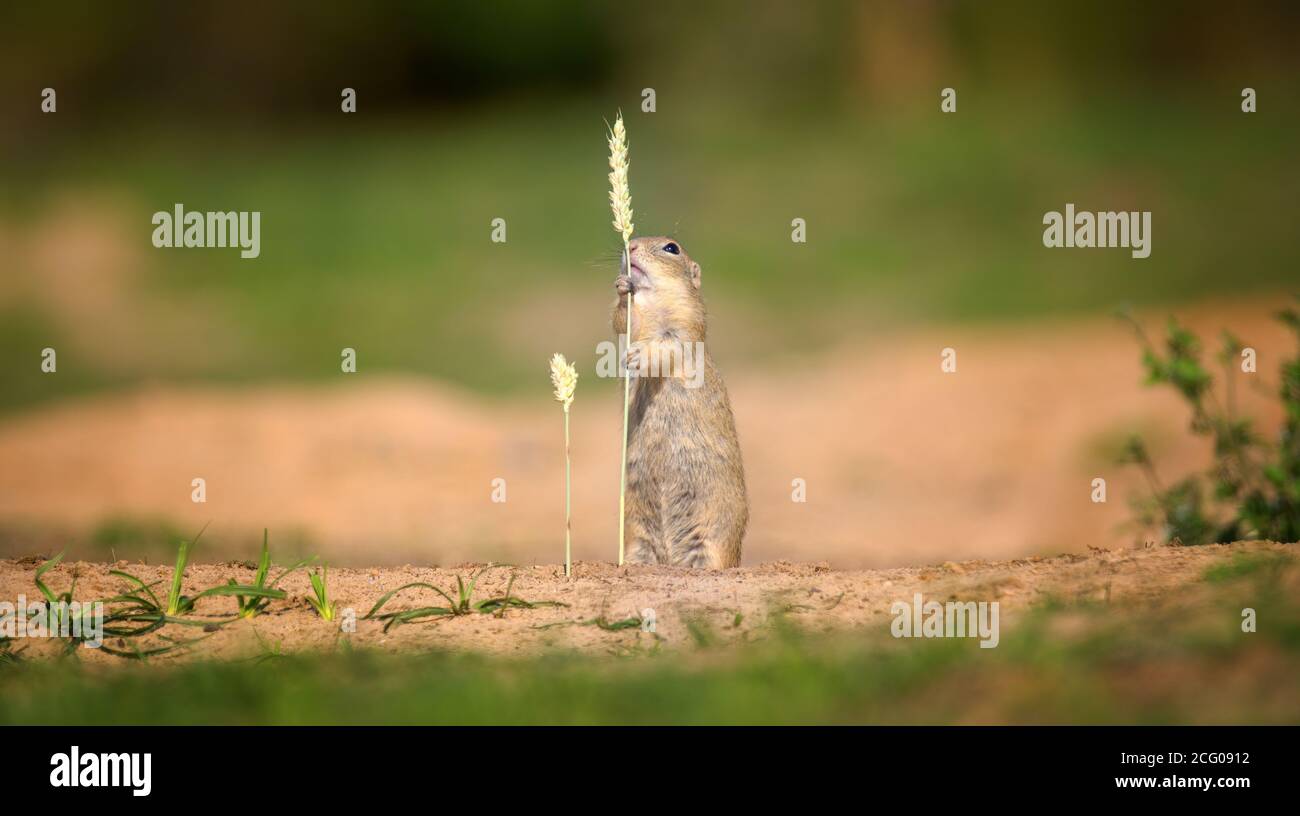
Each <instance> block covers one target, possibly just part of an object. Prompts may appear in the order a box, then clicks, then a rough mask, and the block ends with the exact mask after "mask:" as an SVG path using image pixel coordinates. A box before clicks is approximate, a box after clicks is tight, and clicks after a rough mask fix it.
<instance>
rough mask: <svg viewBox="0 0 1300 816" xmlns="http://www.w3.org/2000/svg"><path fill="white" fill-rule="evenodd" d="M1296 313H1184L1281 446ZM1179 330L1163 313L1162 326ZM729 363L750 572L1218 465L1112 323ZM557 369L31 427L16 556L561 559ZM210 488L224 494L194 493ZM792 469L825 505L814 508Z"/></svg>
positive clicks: (134, 405) (4, 512)
mask: <svg viewBox="0 0 1300 816" xmlns="http://www.w3.org/2000/svg"><path fill="white" fill-rule="evenodd" d="M1278 302H1280V301H1279V300H1278V299H1270V300H1268V301H1261V302H1255V303H1243V304H1234V305H1222V304H1219V305H1214V306H1209V305H1206V306H1203V307H1198V308H1187V309H1179V310H1177V312H1178V314H1179V315H1180V317H1182V318H1185V319H1186V320H1187V321H1188V322H1189V323H1190V325H1192V327H1194V328H1196V329H1198V330H1199V331H1201V332H1202V336H1203V337H1205V338H1206V339H1207V341H1209V342H1212V343H1215V344H1217V336H1218V332H1219V330H1220V329H1222V328H1225V327H1226V328H1230V329H1232V330H1233V331H1234V332H1236V333H1237V334H1239V335H1240V336H1242V337H1244V338H1248V340H1249V342H1251V343H1252V344H1253V345H1254V347H1255V348H1256V349H1257V350H1258V355H1259V356H1258V359H1259V372H1260V373H1258V374H1253V375H1246V374H1237V375H1236V376H1237V378H1238V381H1239V382H1238V391H1239V394H1240V401H1241V403H1242V406H1243V408H1244V409H1246V410H1248V411H1251V412H1253V413H1255V414H1256V415H1257V416H1258V417H1260V419H1261V420H1262V421H1263V425H1262V426H1261V427H1262V428H1265V429H1268V434H1269V435H1271V434H1272V429H1274V428H1276V423H1277V421H1278V418H1279V415H1278V413H1277V408H1276V401H1275V400H1272V401H1270V398H1269V397H1268V396H1267V392H1271V391H1272V390H1273V389H1274V388H1275V384H1276V374H1275V372H1276V369H1277V364H1278V362H1279V360H1280V357H1281V355H1282V354H1284V353H1290V352H1291V348H1290V342H1289V341H1288V338H1287V336H1286V334H1285V333H1284V331H1283V330H1282V329H1281V328H1280V327H1278V326H1277V324H1276V323H1275V322H1274V321H1272V320H1271V318H1270V314H1271V312H1272V311H1274V310H1275V309H1276V305H1277V303H1278ZM1164 314H1165V312H1163V311H1160V312H1157V313H1153V314H1152V315H1150V316H1149V319H1148V320H1147V323H1148V325H1149V326H1150V329H1151V332H1152V334H1153V336H1157V337H1158V336H1159V333H1160V329H1161V325H1162V322H1163V318H1164ZM945 347H951V348H953V349H955V350H956V351H957V363H958V368H957V372H956V373H953V374H944V373H942V372H941V371H940V366H939V356H940V351H941V349H943V348H945ZM543 362H544V361H543ZM721 364H722V366H723V368H724V372H725V373H726V375H727V378H728V382H729V386H730V390H731V395H732V402H733V405H734V408H735V412H736V417H737V422H738V426H739V431H740V436H741V442H742V446H743V450H744V456H745V465H746V476H747V481H748V486H749V491H750V498H751V504H752V511H751V520H750V527H749V533H748V536H747V538H746V543H745V557H744V563H745V564H748V565H753V564H759V563H763V562H767V561H773V560H777V559H785V560H789V561H823V560H824V561H827V562H829V563H830V564H831V565H833V566H835V567H865V566H870V567H890V566H902V565H908V564H919V563H927V562H938V561H943V560H961V559H969V558H974V557H981V558H1011V557H1019V556H1025V555H1030V554H1055V553H1062V552H1083V551H1085V550H1086V547H1087V545H1088V544H1092V543H1104V544H1105V545H1107V546H1113V545H1119V544H1126V543H1132V542H1133V541H1134V540H1135V539H1136V538H1137V535H1136V533H1134V532H1132V531H1126V530H1123V529H1122V528H1121V525H1122V524H1123V522H1125V520H1126V519H1128V518H1129V516H1130V513H1129V509H1128V499H1129V498H1130V497H1131V496H1132V495H1134V493H1135V492H1137V491H1140V490H1141V489H1142V487H1141V484H1140V481H1139V477H1138V474H1137V473H1136V472H1135V471H1134V470H1133V469H1132V468H1125V467H1121V466H1118V465H1116V464H1114V455H1115V453H1116V451H1117V450H1118V449H1119V446H1120V444H1121V442H1122V440H1123V439H1124V437H1125V435H1126V434H1127V433H1129V432H1131V431H1140V432H1142V433H1143V434H1144V435H1145V436H1146V437H1147V438H1148V440H1149V442H1150V444H1151V448H1152V450H1153V452H1154V454H1155V456H1156V460H1157V463H1158V466H1159V468H1160V469H1161V472H1162V475H1164V476H1166V477H1170V478H1169V479H1167V480H1171V478H1172V476H1173V475H1175V474H1181V473H1184V472H1186V471H1187V470H1188V469H1190V468H1193V467H1197V468H1199V467H1204V466H1205V465H1206V464H1207V463H1208V456H1207V454H1208V449H1207V447H1206V446H1205V445H1203V444H1201V443H1200V442H1198V441H1197V440H1193V439H1189V438H1188V434H1187V433H1186V432H1185V428H1186V425H1187V413H1186V410H1185V408H1184V407H1183V406H1182V405H1181V404H1180V403H1179V401H1178V400H1177V399H1176V398H1175V397H1174V396H1173V395H1172V394H1171V393H1167V391H1166V389H1150V388H1144V387H1143V386H1142V385H1141V380H1142V372H1141V370H1140V367H1139V362H1138V348H1137V346H1136V344H1135V343H1134V341H1133V338H1132V336H1131V333H1130V332H1129V331H1128V330H1127V328H1126V327H1124V326H1123V325H1121V324H1119V323H1118V322H1117V321H1115V320H1114V319H1111V318H1095V319H1080V320H1075V321H1072V322H1060V323H1032V324H1025V325H1022V326H1017V327H1011V328H998V329H990V328H972V327H953V328H947V329H929V330H924V331H912V332H907V333H900V334H890V335H888V336H866V337H863V338H861V339H859V340H857V341H854V342H853V343H851V344H846V345H844V346H842V347H840V348H838V349H836V350H832V351H830V352H826V353H822V354H819V355H816V356H812V357H802V358H783V359H781V360H779V361H774V362H771V363H769V364H766V365H764V366H763V367H761V368H754V367H751V368H746V367H744V366H729V365H728V362H727V360H726V359H721ZM538 371H539V375H538V377H539V379H538V387H537V397H536V398H535V399H532V400H528V401H523V400H515V401H509V402H502V401H499V400H497V401H494V400H488V399H483V398H480V397H477V396H475V395H472V394H468V393H465V392H461V391H456V390H452V389H449V388H447V387H444V386H439V385H434V384H431V383H429V382H427V381H421V380H411V379H393V378H380V377H375V376H371V375H366V374H357V375H349V376H347V377H344V376H343V375H340V377H341V379H340V383H339V384H338V385H320V386H311V387H307V386H275V385H272V386H256V387H249V388H243V389H233V388H176V387H157V388H147V389H142V390H139V391H135V392H131V393H118V394H110V395H103V396H97V397H93V398H89V399H85V400H76V401H69V402H64V403H58V404H52V405H42V406H39V407H37V408H35V409H33V410H31V411H28V412H26V413H22V414H18V415H11V416H8V417H6V418H4V419H3V420H2V421H0V532H3V535H0V554H5V555H12V556H24V555H29V554H31V553H33V552H52V551H55V550H58V549H61V548H63V547H67V549H68V551H69V555H70V557H73V558H78V557H80V558H103V557H106V556H108V554H107V553H104V552H103V551H96V550H94V549H92V548H90V547H89V545H88V543H87V542H88V541H89V540H90V536H91V533H92V531H94V530H95V529H97V528H98V527H100V526H101V525H103V524H104V523H105V522H106V521H109V520H112V519H115V518H126V519H138V520H151V519H161V520H165V521H167V522H169V523H171V524H173V525H174V526H175V527H176V528H177V529H179V530H183V531H196V530H198V529H199V528H200V527H202V526H203V525H205V524H210V526H209V528H208V533H207V535H206V536H205V540H204V544H203V548H204V549H201V550H200V551H199V552H198V553H197V554H196V557H197V558H207V559H214V558H226V557H229V558H241V559H242V558H251V557H254V556H255V555H256V552H257V548H258V545H259V542H260V537H261V536H260V533H261V529H262V527H264V526H266V527H269V528H270V529H271V536H272V550H273V552H276V553H278V554H280V555H281V556H285V557H287V556H288V555H289V553H287V552H285V548H286V547H289V548H292V549H294V550H295V551H296V552H297V553H302V554H320V555H321V556H322V557H324V558H326V559H328V560H329V561H330V562H331V563H333V564H342V565H351V566H370V565H390V566H391V565H395V564H402V563H406V562H409V563H414V564H425V565H436V564H455V563H460V562H465V561H479V562H481V561H484V560H486V559H495V560H498V561H509V562H512V563H516V564H531V563H538V562H543V563H554V562H555V561H556V560H558V559H560V558H561V557H562V554H563V530H564V517H563V498H564V494H563V448H562V439H563V437H562V431H561V428H562V425H561V414H560V411H559V409H558V407H557V406H556V405H555V404H554V403H553V402H551V401H550V399H549V388H548V384H547V383H546V381H545V370H544V366H543V365H541V364H539V369H538ZM618 400H619V398H618V395H617V393H616V389H615V388H614V387H613V384H612V383H608V382H593V381H592V380H590V379H585V380H584V381H583V382H582V383H581V384H580V386H579V398H578V401H577V403H576V404H575V407H574V415H573V446H572V447H573V468H574V470H573V491H574V492H573V518H574V522H573V530H574V554H575V558H578V559H580V560H585V561H610V560H613V559H614V558H615V554H616V522H617V483H618V479H617V474H618V447H617V446H618V441H619V420H620V416H621V412H620V404H619V401H618ZM199 477H201V478H203V479H205V480H206V492H207V501H206V503H202V504H196V503H194V502H192V501H191V490H192V488H191V481H192V480H193V479H195V478H199ZM1095 477H1103V478H1105V479H1106V480H1107V485H1108V497H1107V498H1108V500H1107V502H1106V503H1104V504H1096V503H1093V502H1092V501H1091V500H1090V496H1091V492H1092V487H1091V482H1092V479H1093V478H1095ZM498 478H500V479H504V480H505V485H506V501H505V502H501V503H497V502H494V501H493V500H492V493H493V480H494V479H498ZM795 479H802V480H804V482H805V483H806V498H807V500H806V502H802V503H801V502H796V501H793V500H792V483H793V481H794V480H795ZM277 541H278V542H281V547H280V549H277V548H276V542H277ZM285 542H290V543H288V544H286V543H285ZM303 542H305V543H303ZM158 544H159V545H160V546H161V548H162V549H168V548H171V547H173V546H174V543H170V542H158ZM154 552H155V553H157V552H158V550H155V551H154ZM118 555H122V553H118ZM592 569H595V567H592Z"/></svg>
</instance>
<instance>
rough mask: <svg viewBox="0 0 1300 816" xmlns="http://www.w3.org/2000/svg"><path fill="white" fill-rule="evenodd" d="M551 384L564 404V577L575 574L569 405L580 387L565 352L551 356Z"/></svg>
mask: <svg viewBox="0 0 1300 816" xmlns="http://www.w3.org/2000/svg"><path fill="white" fill-rule="evenodd" d="M551 385H552V386H554V387H555V401H556V402H558V403H560V404H561V405H563V406H564V577H565V578H568V577H569V576H571V575H572V574H573V550H572V545H571V541H570V538H571V535H570V530H571V527H572V525H571V517H572V514H571V507H572V502H571V497H572V495H573V491H572V489H571V484H572V482H571V480H570V478H569V471H570V468H569V406H570V405H573V394H574V391H576V390H577V388H578V369H577V368H575V367H574V365H573V364H572V363H569V362H567V361H566V360H565V359H564V355H563V354H556V355H555V356H553V357H551Z"/></svg>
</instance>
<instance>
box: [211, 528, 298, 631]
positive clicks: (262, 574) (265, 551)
mask: <svg viewBox="0 0 1300 816" xmlns="http://www.w3.org/2000/svg"><path fill="white" fill-rule="evenodd" d="M267 539H268V531H267V530H266V529H265V528H264V529H263V530H262V557H261V558H260V559H259V560H258V562H257V573H256V574H255V575H254V577H253V583H252V584H251V586H252V587H253V588H254V589H257V590H261V591H262V594H257V595H240V594H238V593H236V594H235V600H236V602H237V603H238V605H239V617H241V618H252V617H256V616H257V615H258V614H259V613H261V612H262V610H264V609H266V607H267V606H268V605H269V604H270V603H271V600H272V599H277V600H282V599H284V598H285V597H287V595H286V594H285V592H284V590H280V589H276V585H277V584H279V583H280V581H282V580H284V577H285V576H286V575H290V574H291V573H294V572H297V571H298V570H300V569H302V568H303V567H305V566H307V565H308V564H310V563H311V561H312V559H310V558H304V559H303V560H301V561H299V562H298V563H296V564H294V565H293V566H291V567H288V568H286V569H285V570H284V571H282V572H281V573H280V574H279V575H277V576H276V577H275V580H273V581H271V583H270V584H269V585H268V584H267V583H266V578H267V575H269V574H270V571H271V550H270V547H269V546H268V540H267ZM227 585H228V586H231V587H238V584H236V582H235V579H234V578H231V579H230V580H229V582H228V583H227Z"/></svg>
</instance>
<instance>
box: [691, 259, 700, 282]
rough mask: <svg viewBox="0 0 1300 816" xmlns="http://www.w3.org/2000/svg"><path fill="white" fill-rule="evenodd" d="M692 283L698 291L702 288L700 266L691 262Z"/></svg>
mask: <svg viewBox="0 0 1300 816" xmlns="http://www.w3.org/2000/svg"><path fill="white" fill-rule="evenodd" d="M691 283H693V284H695V288H696V289H699V288H700V265H699V264H697V263H696V262H695V261H691Z"/></svg>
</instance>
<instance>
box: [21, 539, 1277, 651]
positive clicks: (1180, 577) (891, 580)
mask: <svg viewBox="0 0 1300 816" xmlns="http://www.w3.org/2000/svg"><path fill="white" fill-rule="evenodd" d="M1246 551H1248V552H1265V551H1273V552H1286V553H1292V552H1293V551H1294V547H1293V546H1291V545H1281V544H1273V543H1266V542H1246V543H1238V544H1233V545H1213V546H1204V547H1166V546H1159V547H1150V548H1146V547H1142V548H1126V549H1116V550H1109V551H1100V550H1098V551H1093V552H1090V553H1088V554H1087V555H1062V556H1057V557H1054V558H1041V557H1030V558H1023V559H1014V560H1009V561H986V560H978V561H966V562H961V563H956V562H947V563H944V564H942V565H937V566H926V567H907V568H898V569H887V570H834V569H831V568H830V567H828V566H827V565H825V564H792V563H788V562H775V563H771V564H763V565H761V566H756V567H742V568H739V569H732V570H723V571H716V572H704V571H690V570H685V569H678V568H670V567H625V568H618V567H615V566H611V565H609V564H600V563H581V564H578V565H576V567H575V575H574V577H573V579H571V580H568V579H565V578H564V577H563V574H562V569H561V568H560V567H556V566H553V565H546V566H541V565H539V566H531V567H520V568H514V569H513V570H511V569H504V568H498V569H493V570H490V571H488V572H486V573H485V574H484V576H483V577H482V578H481V579H480V582H479V585H478V587H477V588H476V591H475V595H474V597H475V599H482V598H489V597H497V596H501V595H503V594H504V593H505V591H506V585H507V582H508V581H509V580H510V576H511V574H513V575H514V583H513V586H512V588H511V594H512V595H513V596H514V597H518V598H522V599H525V600H528V601H558V602H561V603H563V604H565V606H547V607H538V608H534V609H511V610H509V611H507V612H506V614H505V615H504V616H503V617H500V618H497V617H495V616H492V615H489V614H470V615H464V616H459V617H449V618H439V619H437V620H436V622H432V623H411V624H405V625H402V626H398V627H395V628H394V629H392V630H391V631H389V632H387V633H386V632H385V631H384V627H383V625H382V624H381V623H380V622H378V621H374V620H364V619H362V618H363V616H364V615H365V614H366V613H367V612H368V611H369V610H370V608H371V607H372V606H373V605H374V604H375V602H376V601H378V600H379V598H380V597H381V596H382V595H383V594H384V593H386V592H388V591H389V590H392V589H396V588H397V587H399V586H402V585H403V584H407V583H410V582H414V581H422V582H427V583H431V584H434V585H436V586H440V587H445V588H446V589H447V590H448V591H451V592H453V593H454V587H455V583H456V577H457V576H458V575H459V576H461V577H462V578H468V577H469V576H470V575H472V574H474V573H475V572H477V571H478V570H480V569H481V568H482V567H481V566H477V567H476V566H472V565H467V566H464V567H459V568H454V569H432V568H421V567H410V566H407V567H401V568H395V569H379V568H373V569H338V570H331V571H330V574H329V580H330V588H331V591H332V593H333V596H334V597H335V598H336V600H337V602H338V605H339V607H340V610H341V614H342V615H343V616H346V615H347V610H354V611H355V614H356V617H357V620H356V625H355V631H353V632H350V633H348V634H346V635H343V634H341V633H340V630H339V627H338V625H337V624H330V623H326V622H324V621H322V620H320V619H319V618H318V617H317V615H316V613H315V612H314V611H313V610H312V608H311V607H310V606H309V605H308V604H307V603H306V602H305V601H304V600H302V599H303V596H305V595H306V594H307V593H308V592H309V588H308V583H307V579H306V577H305V576H304V575H303V574H302V573H296V574H294V575H292V576H290V577H289V578H287V579H286V580H285V581H284V582H283V583H282V587H283V588H284V589H286V590H287V591H288V593H289V596H290V597H289V599H287V600H284V601H273V602H272V605H271V607H270V608H269V610H268V611H267V612H266V613H264V614H262V615H260V616H258V617H256V618H255V619H252V620H245V621H239V622H237V623H234V624H231V625H228V626H226V627H223V628H221V629H220V630H219V631H217V632H216V633H215V634H212V635H211V636H209V637H207V638H206V639H205V640H203V641H202V642H201V643H199V644H196V645H193V646H191V647H188V648H187V649H186V650H185V651H183V652H180V653H171V654H168V655H165V656H162V657H159V658H155V659H156V660H161V661H172V660H186V659H192V658H195V657H218V658H226V659H240V658H255V657H258V656H260V655H264V654H266V653H268V651H277V650H278V651H280V652H281V653H289V652H294V651H299V650H311V649H320V650H329V649H335V648H339V647H340V645H341V639H342V638H344V637H346V638H347V639H348V640H349V643H350V645H354V646H358V647H363V646H364V647H368V648H374V649H379V650H381V651H392V652H398V651H418V650H423V649H430V648H455V649H468V650H475V651H482V652H488V653H495V654H514V653H521V654H523V653H535V652H538V651H544V650H551V649H556V648H560V649H575V650H579V651H583V652H589V653H597V654H607V653H614V654H620V653H635V652H637V651H640V650H645V649H651V648H674V647H680V646H683V645H688V644H691V643H692V642H695V640H696V634H692V629H694V630H695V632H696V633H700V632H704V633H707V637H709V638H710V639H712V640H714V641H716V642H731V641H736V640H751V639H755V638H763V637H766V636H768V635H770V632H771V628H770V626H769V624H770V623H771V616H772V615H773V614H784V615H788V616H789V619H790V620H791V621H792V622H794V623H795V624H797V625H798V626H800V627H803V628H805V629H808V630H812V631H835V630H840V631H842V630H867V631H872V632H875V633H877V634H881V635H882V636H883V634H884V633H886V632H888V631H889V626H890V623H891V621H892V620H893V615H892V614H891V612H890V607H891V605H892V604H893V603H894V602H895V601H900V600H901V601H905V602H911V601H912V599H913V595H914V593H921V594H922V596H923V598H924V600H926V601H929V600H937V601H940V602H944V601H948V600H959V601H998V602H999V604H1000V625H1001V626H1002V627H1004V628H1003V632H1005V631H1006V628H1005V627H1014V626H1015V623H1016V621H1017V619H1018V617H1019V616H1020V615H1021V614H1022V613H1023V612H1024V611H1025V610H1026V609H1027V608H1028V607H1029V606H1030V605H1031V604H1034V603H1035V602H1041V601H1042V600H1043V599H1044V598H1046V597H1049V596H1050V597H1053V598H1057V599H1061V600H1066V601H1072V600H1093V601H1099V602H1110V603H1123V602H1130V601H1133V602H1144V601H1151V600H1156V599H1161V598H1171V597H1173V596H1174V595H1175V594H1177V595H1178V597H1180V598H1182V599H1184V600H1186V599H1188V598H1189V597H1190V593H1194V592H1195V591H1196V585H1197V584H1199V583H1201V582H1202V580H1203V577H1204V574H1205V571H1206V570H1207V569H1208V568H1209V567H1211V566H1213V565H1214V564H1217V563H1221V562H1222V561H1223V560H1224V559H1225V558H1228V557H1230V556H1231V555H1232V554H1233V553H1236V552H1246ZM37 564H38V561H37V560H36V559H24V560H20V561H13V560H6V561H0V598H5V599H17V598H18V596H19V595H20V594H23V595H26V596H27V598H28V600H29V602H30V601H31V600H32V598H33V596H36V590H35V587H34V585H33V580H34V572H35V569H36V566H37ZM113 568H116V569H124V570H126V571H128V572H130V573H132V574H134V575H136V576H138V577H140V578H142V579H143V580H145V581H147V582H153V581H159V582H161V583H160V584H159V586H158V588H157V589H156V590H155V591H156V592H159V593H160V594H164V595H165V591H166V585H167V583H168V582H169V581H170V577H171V569H170V567H162V566H156V565H147V564H138V563H137V564H128V563H125V562H122V563H119V564H115V565H109V564H100V563H86V562H81V563H74V564H61V565H59V566H58V567H56V568H55V569H53V570H51V571H50V572H49V573H47V574H46V576H45V578H46V582H47V583H48V584H49V585H50V587H51V588H52V589H53V590H54V591H56V592H60V591H63V590H65V589H67V588H68V586H69V585H70V584H71V581H72V578H73V574H74V572H75V574H76V578H77V592H76V595H77V597H78V598H79V599H84V600H89V599H93V598H100V597H107V596H111V595H113V594H116V593H118V592H121V591H123V590H124V589H126V588H127V584H126V582H125V581H124V580H122V579H121V578H118V577H115V576H111V575H109V572H108V571H109V570H110V569H113ZM274 574H275V571H273V572H272V575H274ZM252 575H253V571H252V569H251V567H250V566H245V565H241V564H237V563H230V564H220V565H212V564H204V565H200V564H195V565H192V566H191V567H189V568H188V569H187V570H186V574H185V592H186V593H192V592H194V591H196V590H199V589H202V588H205V587H209V586H214V585H217V584H221V583H225V582H226V581H227V579H229V578H235V579H236V580H238V581H241V582H248V581H251V579H252ZM407 593H408V594H400V595H398V596H397V597H396V598H395V599H394V600H393V601H390V603H389V605H387V606H385V610H386V611H387V610H393V611H396V610H400V609H410V608H414V607H419V606H426V605H437V604H442V603H443V601H442V600H441V599H439V598H437V596H435V595H434V594H433V593H432V592H429V591H427V590H408V591H407ZM199 604H200V606H199V608H198V610H197V611H196V613H195V615H194V617H196V618H199V619H217V618H222V617H229V616H230V615H232V614H233V613H234V610H235V601H234V599H232V598H207V599H203V600H201V601H200V602H199ZM647 609H649V610H653V611H654V619H655V632H654V633H653V634H651V633H649V632H645V631H641V630H640V629H639V628H636V629H629V630H621V631H607V630H603V629H601V628H600V627H598V626H595V625H591V623H590V621H592V620H593V619H597V618H603V619H604V620H606V621H609V622H613V621H616V620H621V619H626V618H628V617H634V616H642V615H643V613H644V611H645V610H647ZM341 619H342V618H341ZM201 631H202V630H201V629H187V628H185V627H179V626H172V627H169V629H168V630H167V632H168V633H169V634H171V635H172V636H174V637H179V638H189V637H194V636H195V635H197V634H198V633H200V632H201ZM150 643H152V644H153V645H157V644H158V643H159V641H157V640H156V639H155V640H151V641H150ZM20 645H21V647H22V648H25V649H28V650H29V651H28V656H31V657H37V656H41V655H49V654H51V653H53V650H54V648H55V646H54V644H53V642H51V641H40V640H32V639H28V640H26V641H21V642H20ZM109 645H115V646H119V647H121V646H122V644H119V643H116V642H114V641H112V640H110V641H109ZM81 654H82V655H83V657H84V658H85V659H86V660H90V661H95V662H106V663H114V662H120V661H121V659H120V658H117V657H111V656H109V655H106V654H103V653H99V652H95V651H94V650H90V649H82V650H81Z"/></svg>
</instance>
